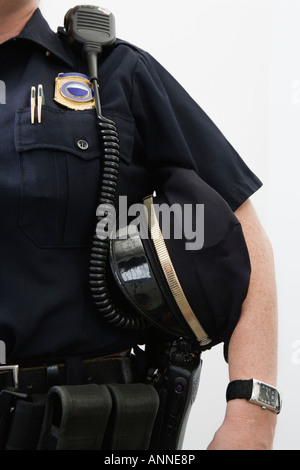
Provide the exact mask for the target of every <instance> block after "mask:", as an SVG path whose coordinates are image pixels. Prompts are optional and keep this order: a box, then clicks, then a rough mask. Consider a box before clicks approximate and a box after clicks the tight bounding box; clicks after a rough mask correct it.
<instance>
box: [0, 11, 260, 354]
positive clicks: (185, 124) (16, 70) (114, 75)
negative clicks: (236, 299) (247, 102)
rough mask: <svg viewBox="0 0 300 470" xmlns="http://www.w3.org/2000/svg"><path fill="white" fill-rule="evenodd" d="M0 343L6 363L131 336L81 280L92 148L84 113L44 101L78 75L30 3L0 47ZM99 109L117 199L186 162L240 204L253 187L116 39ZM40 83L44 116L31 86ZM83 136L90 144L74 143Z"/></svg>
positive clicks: (117, 346)
mask: <svg viewBox="0 0 300 470" xmlns="http://www.w3.org/2000/svg"><path fill="white" fill-rule="evenodd" d="M0 64H1V65H0V80H2V81H4V82H5V84H6V104H2V105H0V220H1V230H0V260H1V262H0V339H1V340H2V341H4V342H5V344H6V348H7V361H19V362H20V363H22V362H24V361H27V360H28V361H30V360H31V359H32V358H40V359H43V360H47V358H51V357H64V356H72V355H89V354H95V355H97V354H105V353H108V352H114V351H120V350H122V349H124V348H127V347H130V346H131V345H133V344H135V343H136V341H137V339H138V333H133V332H128V331H119V330H116V329H114V328H112V327H110V326H108V325H107V324H105V323H104V322H103V320H102V319H101V317H100V316H99V313H97V312H96V310H95V308H94V305H93V303H92V301H91V295H90V291H89V284H88V268H89V258H90V240H91V236H92V234H93V232H94V219H95V211H96V206H97V192H98V186H99V174H100V166H101V150H100V144H99V135H98V130H97V118H96V114H95V111H94V110H86V111H73V110H67V109H64V108H62V107H61V106H60V105H59V104H57V103H56V102H55V101H54V100H53V96H54V83H55V78H56V77H57V76H58V74H59V73H61V72H65V73H67V72H79V73H87V68H86V65H85V63H84V62H83V61H82V60H81V57H79V56H78V55H76V54H75V53H74V52H73V50H71V49H70V47H69V46H68V44H67V41H66V38H65V37H64V36H63V35H59V34H56V33H54V32H52V31H51V29H50V28H49V26H48V25H47V23H46V21H45V20H44V19H43V17H42V15H41V13H40V11H39V10H37V11H36V12H35V14H34V15H33V17H32V18H31V20H30V21H29V22H28V24H27V25H26V27H25V28H24V30H23V32H22V33H21V34H20V35H19V36H18V37H17V38H14V39H11V40H9V41H7V42H6V43H4V44H2V45H0ZM99 78H100V94H101V102H102V112H103V115H104V116H105V117H107V118H110V119H112V120H113V121H115V123H116V125H117V129H118V133H119V138H120V147H121V155H120V182H119V194H121V195H128V198H129V203H134V202H141V201H142V198H143V197H144V196H146V195H148V194H150V193H151V192H152V191H153V189H155V177H154V176H153V175H155V174H156V172H157V171H159V168H162V167H163V166H175V167H176V166H179V167H184V168H193V169H194V170H195V171H196V172H197V173H198V174H199V175H200V176H201V178H203V179H204V180H205V181H206V182H207V183H208V184H210V185H211V186H212V187H213V188H214V189H216V190H217V191H218V192H219V193H220V194H221V195H222V196H223V197H224V198H225V200H226V201H227V202H228V204H229V205H230V207H231V208H232V210H235V209H236V208H237V207H239V206H240V205H241V204H242V203H243V202H244V201H245V200H246V199H247V198H248V197H249V196H250V195H251V194H252V193H253V192H254V191H256V190H257V189H258V188H259V187H260V185H261V183H260V181H259V180H258V179H257V177H256V176H255V175H253V173H252V172H251V171H250V170H249V168H248V167H247V166H246V165H245V163H244V162H243V161H242V160H241V158H240V157H239V156H238V154H237V153H236V151H235V150H234V149H233V148H232V146H231V145H230V144H229V143H228V141H227V140H226V139H225V137H224V136H223V135H222V134H221V132H220V131H219V130H218V129H217V128H216V126H215V125H214V124H213V123H212V122H211V120H210V119H209V118H208V117H207V116H206V114H205V113H204V112H203V111H202V110H201V108H199V106H198V105H197V104H196V103H195V102H194V101H193V100H192V99H191V98H190V97H189V95H188V94H187V93H186V92H185V91H184V90H183V89H182V88H181V86H180V85H179V84H178V83H177V82H176V80H174V79H173V78H172V77H171V76H170V75H169V73H168V72H167V71H166V70H165V69H164V68H163V67H162V66H161V65H159V64H158V63H157V62H156V61H155V60H154V59H153V58H152V57H151V56H150V55H149V54H147V53H145V52H143V51H141V50H140V49H138V48H136V47H134V46H131V45H129V44H127V43H125V42H123V41H120V40H117V42H116V44H115V46H114V47H113V49H112V50H111V51H110V53H109V54H105V53H104V55H103V57H102V59H101V61H100V64H99ZM38 84H42V85H43V89H44V94H45V104H44V106H43V110H42V123H41V124H38V123H37V122H36V123H35V124H31V119H30V89H31V86H36V87H38ZM80 139H84V140H86V141H87V142H88V144H89V146H88V149H82V148H80V146H78V141H79V140H80Z"/></svg>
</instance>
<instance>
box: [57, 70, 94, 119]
mask: <svg viewBox="0 0 300 470" xmlns="http://www.w3.org/2000/svg"><path fill="white" fill-rule="evenodd" d="M54 101H56V102H57V103H59V104H60V105H62V106H64V107H65V108H69V109H74V110H76V111H78V110H84V109H92V108H95V99H94V90H93V85H92V84H91V82H90V81H89V79H88V77H87V76H86V75H84V74H82V73H75V72H72V73H60V74H59V75H58V77H56V79H55V93H54Z"/></svg>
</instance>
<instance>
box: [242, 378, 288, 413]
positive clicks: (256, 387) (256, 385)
mask: <svg viewBox="0 0 300 470" xmlns="http://www.w3.org/2000/svg"><path fill="white" fill-rule="evenodd" d="M262 385H265V386H267V387H270V388H271V389H272V390H274V391H275V396H276V403H275V405H272V404H269V403H266V402H265V401H262V400H260V399H259V395H260V389H261V386H262ZM249 402H251V403H255V404H257V405H260V406H261V407H262V409H263V410H271V411H275V413H277V414H279V413H280V409H281V399H280V393H279V392H278V390H277V388H276V387H274V386H273V385H269V384H267V383H265V382H261V381H259V380H255V379H253V387H252V394H251V398H250V399H249Z"/></svg>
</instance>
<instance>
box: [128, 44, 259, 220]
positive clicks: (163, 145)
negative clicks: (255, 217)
mask: <svg viewBox="0 0 300 470" xmlns="http://www.w3.org/2000/svg"><path fill="white" fill-rule="evenodd" d="M131 106H132V112H133V115H134V118H135V122H136V126H137V130H138V132H139V134H140V137H141V139H142V141H143V144H144V147H145V149H144V154H145V158H146V159H147V166H148V168H150V169H151V170H153V171H155V172H157V171H159V168H161V167H164V166H175V167H181V168H189V169H193V170H195V171H196V172H197V173H198V175H199V176H200V177H201V178H202V179H203V180H204V181H205V182H206V183H207V184H209V185H210V186H211V187H212V188H213V189H215V190H216V191H217V192H218V193H219V194H220V195H221V196H222V197H223V198H224V199H225V201H227V203H228V204H229V206H230V207H231V209H232V210H233V211H234V210H236V209H237V208H238V207H239V206H240V205H241V204H242V203H243V202H244V201H245V200H246V199H248V198H249V197H250V196H251V195H252V194H253V193H254V192H255V191H256V190H257V189H259V188H260V187H261V185H262V183H261V181H260V180H259V178H257V176H256V175H254V173H253V172H252V171H251V170H250V169H249V168H248V166H247V165H246V164H245V162H244V161H243V160H242V158H241V157H240V156H239V155H238V153H237V152H236V151H235V149H234V148H233V147H232V145H231V144H230V143H229V142H228V141H227V139H226V138H225V137H224V135H223V134H222V132H221V131H220V130H219V129H218V128H217V126H216V125H215V124H214V123H213V122H212V120H211V119H210V118H209V117H208V116H207V115H206V113H205V112H204V111H203V110H202V109H201V107H200V106H199V105H198V104H197V103H196V102H195V101H194V100H193V99H192V98H191V97H190V95H189V94H188V93H187V92H186V91H185V90H184V89H183V88H182V86H181V85H180V84H179V83H178V82H177V81H176V80H175V79H174V78H173V77H172V76H171V75H170V73H169V72H167V71H166V70H165V69H164V68H163V67H162V66H161V65H160V64H159V63H158V62H157V61H156V60H155V59H154V58H153V57H151V55H149V54H148V53H146V52H143V51H141V52H140V53H139V58H138V60H137V63H136V68H135V71H134V75H133V88H132V102H131Z"/></svg>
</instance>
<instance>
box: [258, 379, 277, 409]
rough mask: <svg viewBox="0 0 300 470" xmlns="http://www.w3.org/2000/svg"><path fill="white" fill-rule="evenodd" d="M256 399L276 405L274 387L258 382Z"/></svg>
mask: <svg viewBox="0 0 300 470" xmlns="http://www.w3.org/2000/svg"><path fill="white" fill-rule="evenodd" d="M258 399H259V401H261V402H262V403H265V404H266V405H271V406H276V403H277V399H276V389H274V388H273V387H270V386H269V385H266V384H260V391H259V397H258Z"/></svg>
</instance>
